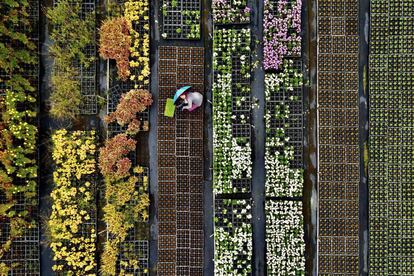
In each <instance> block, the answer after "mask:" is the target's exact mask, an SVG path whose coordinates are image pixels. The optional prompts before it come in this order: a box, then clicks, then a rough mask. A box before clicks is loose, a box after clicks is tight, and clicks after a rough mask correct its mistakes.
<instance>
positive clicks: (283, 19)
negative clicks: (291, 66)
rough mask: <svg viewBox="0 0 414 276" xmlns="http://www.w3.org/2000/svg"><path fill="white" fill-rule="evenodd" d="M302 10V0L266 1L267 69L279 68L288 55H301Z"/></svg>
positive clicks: (265, 39) (265, 58)
mask: <svg viewBox="0 0 414 276" xmlns="http://www.w3.org/2000/svg"><path fill="white" fill-rule="evenodd" d="M301 11H302V0H291V1H286V0H278V1H271V0H265V1H264V17H263V38H264V39H263V40H264V41H263V42H264V43H263V47H264V60H263V67H264V69H265V70H278V69H279V68H280V66H281V65H282V63H283V58H284V57H286V56H300V53H301V41H302V39H301V36H300V32H301Z"/></svg>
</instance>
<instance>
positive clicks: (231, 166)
mask: <svg viewBox="0 0 414 276" xmlns="http://www.w3.org/2000/svg"><path fill="white" fill-rule="evenodd" d="M240 53H250V31H249V30H248V29H241V30H233V29H230V30H217V31H216V32H215V34H214V52H213V56H214V60H213V67H214V71H215V80H214V84H213V106H214V108H213V148H214V152H213V155H214V171H213V173H214V192H215V193H232V192H238V191H236V190H235V189H236V188H235V187H233V184H232V183H233V180H237V179H244V178H250V177H251V171H252V160H251V145H250V139H249V138H250V137H246V138H245V139H243V138H240V137H235V136H234V135H233V124H234V122H236V121H237V120H240V119H244V120H245V123H247V124H249V123H250V122H249V120H250V118H238V116H237V114H236V113H233V109H232V107H233V103H234V102H236V101H237V100H239V99H237V98H234V97H233V90H234V89H237V90H238V91H239V92H240V93H244V94H245V95H247V96H249V94H250V85H249V82H248V81H247V83H236V81H235V80H234V79H233V75H232V71H233V69H236V68H233V58H234V57H236V58H237V59H239V61H240V68H238V69H240V72H239V74H240V76H238V78H241V79H247V80H249V79H250V57H249V54H247V56H246V55H244V54H240ZM242 116H244V115H242ZM241 192H243V191H241Z"/></svg>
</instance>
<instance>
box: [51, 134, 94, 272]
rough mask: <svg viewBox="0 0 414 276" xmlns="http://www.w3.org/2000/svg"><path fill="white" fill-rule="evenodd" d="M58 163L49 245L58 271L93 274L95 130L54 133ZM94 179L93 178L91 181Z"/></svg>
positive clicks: (54, 152)
mask: <svg viewBox="0 0 414 276" xmlns="http://www.w3.org/2000/svg"><path fill="white" fill-rule="evenodd" d="M52 142H53V153H52V159H53V161H54V163H55V171H54V173H53V182H54V184H55V187H54V189H53V191H52V192H51V195H50V196H51V198H52V200H53V205H52V213H51V215H50V217H49V220H48V224H47V225H48V228H49V231H50V239H51V241H50V248H51V249H52V251H53V254H54V256H53V260H54V261H55V262H56V264H55V265H54V266H53V270H54V271H56V272H58V273H65V274H66V273H68V274H76V275H94V274H95V272H94V270H95V269H96V262H95V255H96V237H97V236H96V232H95V227H94V225H95V222H94V218H93V213H94V210H95V208H96V206H95V184H94V182H93V176H94V174H95V173H96V160H95V152H96V142H95V133H94V132H93V131H91V132H84V131H74V132H68V131H66V130H58V131H56V132H55V133H54V134H53V136H52ZM91 179H92V180H91Z"/></svg>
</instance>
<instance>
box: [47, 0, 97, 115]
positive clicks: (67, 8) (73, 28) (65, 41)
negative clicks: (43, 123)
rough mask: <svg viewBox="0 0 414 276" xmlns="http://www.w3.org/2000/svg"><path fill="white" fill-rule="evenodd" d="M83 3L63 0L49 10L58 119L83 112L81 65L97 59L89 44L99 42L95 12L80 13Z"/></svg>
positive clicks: (53, 105) (53, 107) (52, 97)
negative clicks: (81, 106)
mask: <svg viewBox="0 0 414 276" xmlns="http://www.w3.org/2000/svg"><path fill="white" fill-rule="evenodd" d="M82 3H83V1H82V0H75V1H73V0H60V1H56V3H55V5H54V6H53V7H51V8H49V9H48V10H47V12H46V16H47V18H48V20H49V22H50V24H51V26H52V31H51V33H50V38H51V40H52V42H53V44H52V45H51V46H50V47H49V53H50V55H51V56H52V57H53V58H54V61H53V67H52V77H51V83H52V91H51V95H50V114H51V116H52V117H54V118H57V119H73V118H75V117H76V116H77V115H78V114H79V113H80V105H81V102H82V93H81V92H82V91H81V72H80V68H81V67H83V68H84V69H85V68H88V67H90V66H92V63H93V62H94V60H95V56H94V55H92V56H91V55H90V54H88V53H87V47H91V46H94V45H95V14H94V13H86V14H84V15H83V16H80V15H81V13H82ZM83 71H84V70H83Z"/></svg>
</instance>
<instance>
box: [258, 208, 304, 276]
mask: <svg viewBox="0 0 414 276" xmlns="http://www.w3.org/2000/svg"><path fill="white" fill-rule="evenodd" d="M265 209H266V244H267V248H266V258H267V275H292V276H297V275H305V242H304V230H303V228H304V226H303V214H302V202H299V201H297V202H293V201H282V202H278V201H266V207H265Z"/></svg>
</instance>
